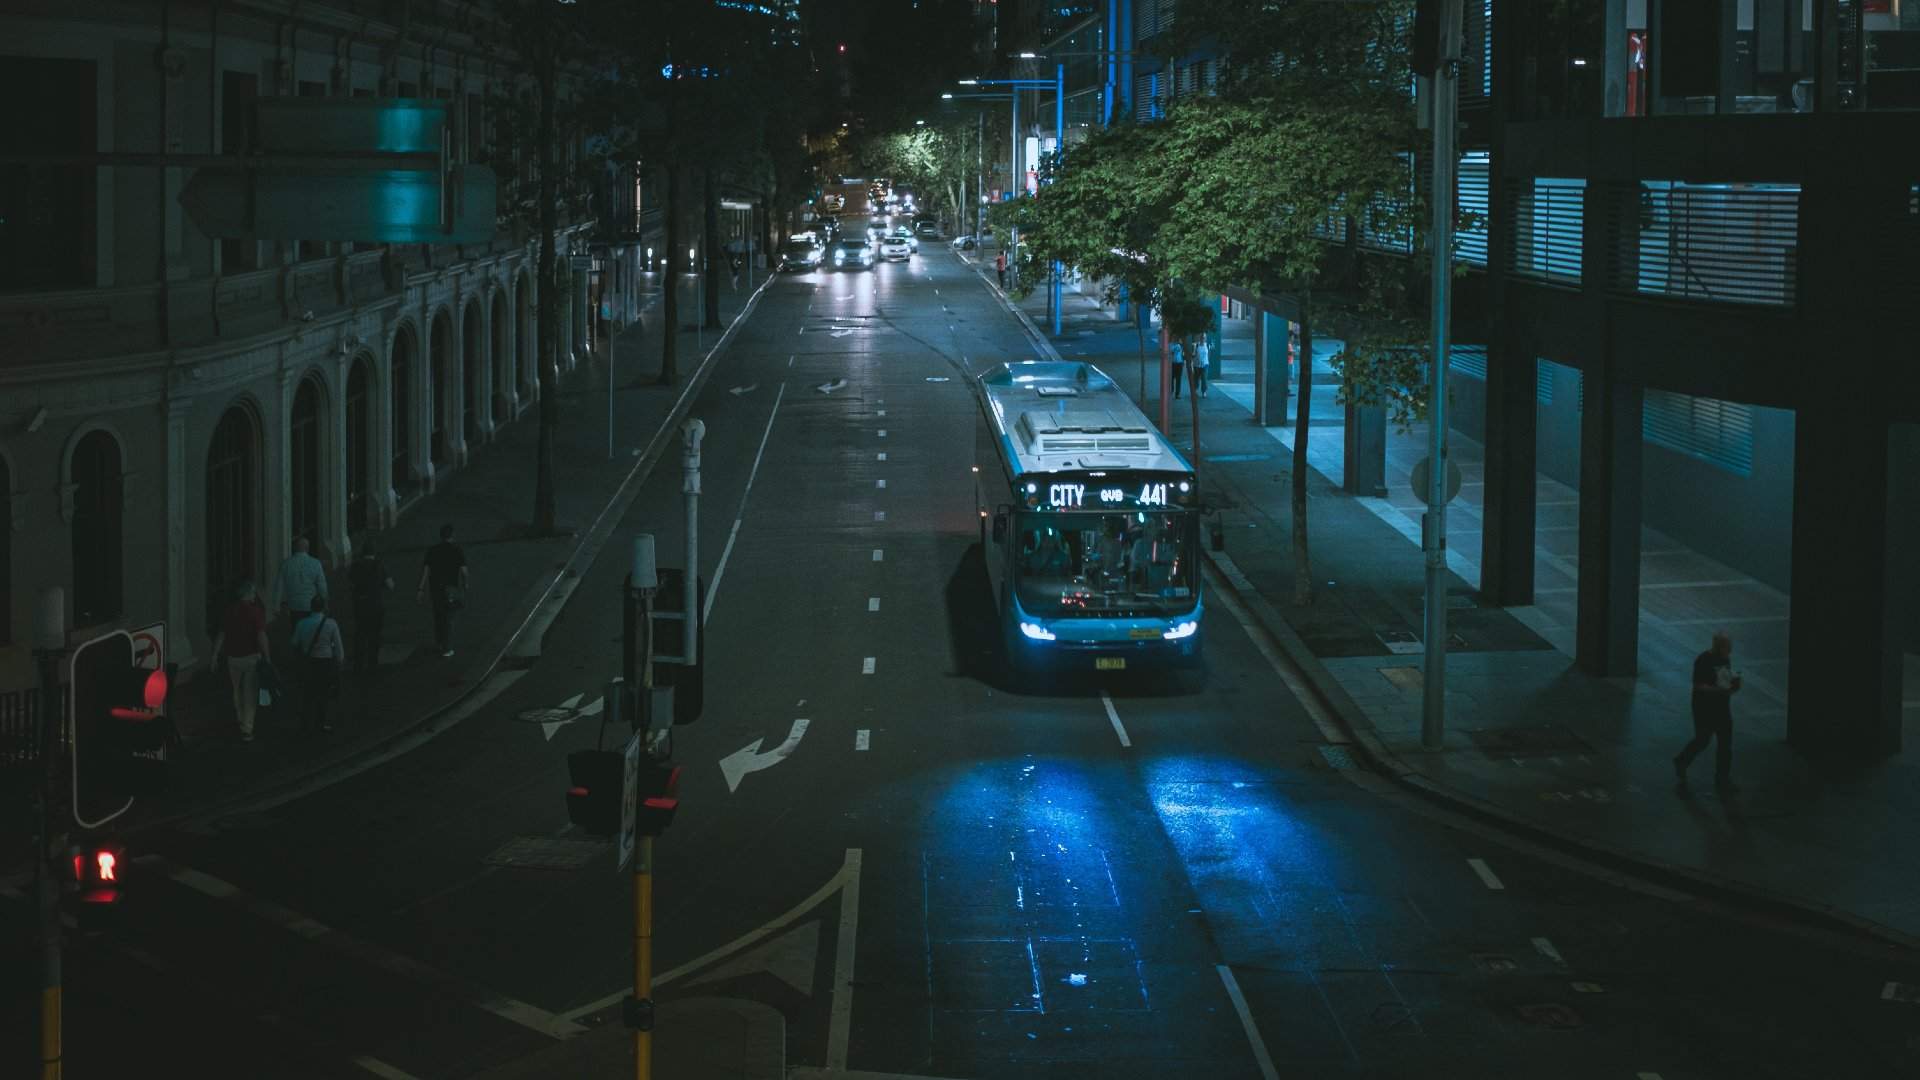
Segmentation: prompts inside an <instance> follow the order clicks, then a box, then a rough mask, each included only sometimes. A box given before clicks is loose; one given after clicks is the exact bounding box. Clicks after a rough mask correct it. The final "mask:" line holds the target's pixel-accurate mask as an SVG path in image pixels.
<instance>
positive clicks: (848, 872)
mask: <svg viewBox="0 0 1920 1080" xmlns="http://www.w3.org/2000/svg"><path fill="white" fill-rule="evenodd" d="M859 875H860V849H859V848H848V849H847V853H846V858H845V860H844V861H843V862H841V864H840V869H839V870H836V871H834V874H833V876H832V877H830V878H828V879H827V883H826V884H825V885H822V886H820V887H819V888H818V889H815V890H814V891H813V894H812V895H811V896H808V897H807V898H806V899H805V900H802V901H800V902H799V903H797V904H795V905H793V906H792V907H790V908H788V909H787V910H786V911H784V912H781V913H780V914H779V915H776V916H774V917H773V918H772V919H770V920H768V921H766V922H764V923H761V924H760V925H759V926H757V927H755V928H753V929H752V930H749V931H747V932H746V933H744V934H741V935H740V936H739V937H737V938H734V939H733V940H732V941H729V942H727V943H726V944H725V945H722V946H720V947H719V948H716V949H710V950H708V951H707V952H704V953H702V954H700V955H699V956H696V957H694V958H693V959H691V960H689V961H687V962H686V963H684V964H681V965H680V966H679V967H676V968H672V969H670V970H668V971H667V972H666V973H664V974H661V975H657V976H655V977H654V980H653V985H654V987H655V988H656V989H657V988H659V987H662V986H665V985H666V984H668V983H670V982H675V981H678V980H680V979H684V978H686V977H687V976H688V975H691V974H693V973H694V972H696V971H699V970H700V969H701V968H704V967H709V966H711V965H712V964H714V963H715V962H716V961H719V960H722V959H724V958H726V957H728V956H731V955H733V954H734V953H739V952H745V951H746V950H748V949H750V948H752V947H753V946H755V945H757V944H759V943H760V941H761V939H763V938H766V937H769V936H771V935H773V934H775V933H778V932H779V931H781V930H785V929H786V928H787V927H789V926H791V925H793V923H795V922H796V921H798V920H799V918H800V916H802V915H805V914H806V913H807V912H809V911H812V910H813V909H814V908H816V907H819V906H820V905H821V904H822V903H824V902H825V901H826V899H827V897H829V896H832V895H833V894H834V893H835V892H837V891H839V890H840V889H843V888H845V887H846V886H847V883H848V882H849V881H857V880H858V879H859ZM631 993H633V987H631V986H627V987H623V988H621V989H619V990H616V991H614V992H613V993H611V994H608V995H607V996H606V997H603V998H596V999H595V1000H593V1001H589V1002H587V1003H586V1004H585V1005H579V1006H576V1007H574V1008H572V1009H569V1010H567V1011H566V1012H564V1013H561V1014H560V1019H562V1020H566V1021H569V1022H576V1023H577V1022H578V1021H579V1020H580V1019H581V1018H582V1017H587V1016H592V1015H593V1014H594V1013H597V1012H600V1011H601V1010H603V1009H610V1008H612V1007H613V1006H615V1005H618V1004H620V1002H621V1001H623V1000H625V998H626V997H627V995H628V994H631Z"/></svg>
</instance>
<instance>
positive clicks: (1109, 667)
mask: <svg viewBox="0 0 1920 1080" xmlns="http://www.w3.org/2000/svg"><path fill="white" fill-rule="evenodd" d="M1093 669H1094V670H1095V671H1125V670H1126V669H1127V658H1126V657H1124V656H1096V657H1094V659H1093Z"/></svg>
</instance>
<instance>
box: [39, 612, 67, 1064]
mask: <svg viewBox="0 0 1920 1080" xmlns="http://www.w3.org/2000/svg"><path fill="white" fill-rule="evenodd" d="M66 614H67V597H66V591H65V590H63V589H61V588H60V587H59V586H54V587H53V588H50V589H47V590H46V591H45V592H43V593H41V594H40V624H39V635H40V641H39V647H38V648H36V649H35V650H34V651H33V656H34V659H35V660H37V661H39V664H40V730H39V732H38V735H39V750H40V769H41V784H40V800H39V801H40V807H39V810H40V823H39V824H40V828H39V836H38V837H37V838H36V839H37V840H38V841H39V845H40V848H39V850H40V858H39V859H37V860H35V862H34V878H35V888H34V896H35V899H36V900H37V901H38V903H39V906H40V1074H39V1075H40V1080H60V1075H61V1067H62V1056H63V1050H62V1046H61V1036H62V1029H63V1024H62V1016H61V980H62V976H61V962H60V880H59V877H58V876H57V875H56V874H55V872H54V868H55V867H56V866H58V865H59V863H58V862H57V861H56V860H57V859H59V858H60V855H61V852H60V849H61V848H62V847H64V846H65V836H64V834H63V833H59V832H56V831H55V825H54V822H55V821H56V820H57V819H58V817H59V813H60V810H59V786H60V776H61V769H60V764H59V761H58V757H59V755H58V754H57V753H56V751H57V750H58V748H59V745H60V739H59V735H58V733H59V731H60V723H61V709H60V664H61V661H62V660H63V659H64V658H65V657H66V647H65V646H66V635H67V631H66Z"/></svg>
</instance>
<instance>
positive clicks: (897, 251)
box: [880, 236, 913, 261]
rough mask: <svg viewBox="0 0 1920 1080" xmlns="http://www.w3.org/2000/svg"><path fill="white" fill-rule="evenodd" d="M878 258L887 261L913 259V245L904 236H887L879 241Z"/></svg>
mask: <svg viewBox="0 0 1920 1080" xmlns="http://www.w3.org/2000/svg"><path fill="white" fill-rule="evenodd" d="M880 257H881V258H883V259H886V260H888V261H892V260H894V259H911V258H913V245H912V243H911V242H910V241H908V240H907V238H906V237H904V236H888V237H884V238H882V239H881V241H880Z"/></svg>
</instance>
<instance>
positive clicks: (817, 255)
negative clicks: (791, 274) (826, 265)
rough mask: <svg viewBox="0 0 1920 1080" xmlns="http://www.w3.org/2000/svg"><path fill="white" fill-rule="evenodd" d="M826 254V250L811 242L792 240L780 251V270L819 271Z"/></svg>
mask: <svg viewBox="0 0 1920 1080" xmlns="http://www.w3.org/2000/svg"><path fill="white" fill-rule="evenodd" d="M826 254H827V249H826V248H824V247H822V246H820V245H819V244H816V243H814V242H812V241H810V240H791V241H788V243H787V246H785V247H783V248H781V249H780V269H782V270H799V271H806V270H818V269H819V268H820V263H821V262H822V261H823V260H824V259H825V258H826Z"/></svg>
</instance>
